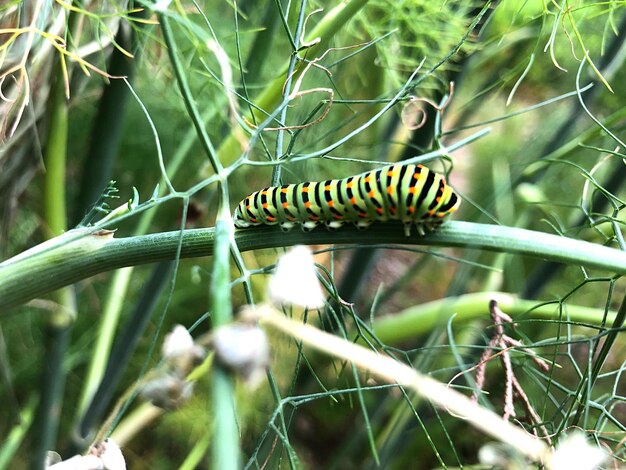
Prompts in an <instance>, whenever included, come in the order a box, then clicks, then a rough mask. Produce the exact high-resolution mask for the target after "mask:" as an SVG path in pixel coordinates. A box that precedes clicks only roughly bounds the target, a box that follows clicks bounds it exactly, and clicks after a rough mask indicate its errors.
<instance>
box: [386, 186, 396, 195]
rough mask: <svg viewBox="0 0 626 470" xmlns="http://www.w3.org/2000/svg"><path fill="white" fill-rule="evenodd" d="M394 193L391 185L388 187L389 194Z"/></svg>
mask: <svg viewBox="0 0 626 470" xmlns="http://www.w3.org/2000/svg"><path fill="white" fill-rule="evenodd" d="M393 193H394V191H393V186H389V187H388V188H387V194H390V195H391V194H393Z"/></svg>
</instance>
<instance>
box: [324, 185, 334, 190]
mask: <svg viewBox="0 0 626 470" xmlns="http://www.w3.org/2000/svg"><path fill="white" fill-rule="evenodd" d="M324 189H325V190H326V191H330V190H331V189H333V187H332V186H331V185H330V184H327V185H326V186H324Z"/></svg>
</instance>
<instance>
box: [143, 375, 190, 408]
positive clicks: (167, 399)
mask: <svg viewBox="0 0 626 470" xmlns="http://www.w3.org/2000/svg"><path fill="white" fill-rule="evenodd" d="M193 388H194V383H193V382H189V381H187V380H185V379H183V378H180V377H178V376H176V375H171V374H163V375H158V376H156V377H154V378H153V379H152V380H149V381H148V382H146V383H145V384H144V385H143V386H142V387H141V390H140V394H141V397H142V398H143V399H144V400H147V401H149V402H150V403H152V404H153V405H154V406H158V407H159V408H162V409H164V410H175V409H177V408H179V407H180V406H181V405H182V404H183V403H184V402H185V401H187V400H188V399H189V398H190V397H191V394H192V393H193Z"/></svg>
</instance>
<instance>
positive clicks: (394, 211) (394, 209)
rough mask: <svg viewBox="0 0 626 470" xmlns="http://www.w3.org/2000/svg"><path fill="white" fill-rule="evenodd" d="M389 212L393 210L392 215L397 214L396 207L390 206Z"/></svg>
mask: <svg viewBox="0 0 626 470" xmlns="http://www.w3.org/2000/svg"><path fill="white" fill-rule="evenodd" d="M389 212H391V215H395V214H396V208H395V207H393V206H392V207H390V208H389Z"/></svg>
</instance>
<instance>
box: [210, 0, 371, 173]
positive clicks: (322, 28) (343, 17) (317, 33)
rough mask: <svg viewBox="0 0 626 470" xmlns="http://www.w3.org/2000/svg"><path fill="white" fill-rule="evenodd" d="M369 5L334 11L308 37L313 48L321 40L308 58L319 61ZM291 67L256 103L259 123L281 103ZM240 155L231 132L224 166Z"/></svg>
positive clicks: (344, 5)
mask: <svg viewBox="0 0 626 470" xmlns="http://www.w3.org/2000/svg"><path fill="white" fill-rule="evenodd" d="M367 1H368V0H348V1H345V2H340V3H339V4H338V5H337V6H336V7H335V8H333V9H332V10H330V11H329V12H328V13H327V14H326V15H325V16H324V17H323V18H322V19H321V20H320V21H319V23H317V26H316V27H315V28H313V30H312V31H311V32H310V33H309V34H307V36H306V40H305V44H310V43H311V42H312V41H313V40H315V39H317V38H319V42H317V43H316V44H315V45H313V46H311V47H310V48H309V49H308V50H307V57H309V58H315V57H317V55H318V54H319V53H320V52H321V51H323V50H324V49H326V48H327V47H328V46H329V43H330V41H331V40H332V38H333V37H334V36H335V34H337V33H338V32H340V31H342V30H343V29H344V27H345V25H346V24H347V23H348V22H349V21H350V19H351V18H352V17H354V15H356V14H357V12H358V11H359V10H360V9H361V8H363V7H364V6H365V5H366V4H367ZM288 63H289V62H288ZM288 63H287V64H286V65H285V66H284V67H283V68H282V70H283V72H282V73H281V74H280V75H278V76H277V77H276V78H275V79H274V80H273V81H272V82H271V83H270V84H269V85H268V86H267V87H266V88H265V89H264V90H263V92H262V93H261V94H260V95H259V96H258V97H257V98H256V99H255V100H254V104H255V107H256V109H258V110H261V111H258V112H256V113H255V116H256V118H257V119H259V120H261V121H262V120H264V119H265V117H266V115H265V114H264V112H271V111H272V110H273V109H274V108H275V107H276V106H277V105H278V104H279V103H280V101H281V98H282V90H283V85H284V84H285V79H286V78H287V77H286V73H287V72H286V71H287V70H288ZM303 70H304V67H300V68H299V69H296V71H295V72H294V74H293V76H292V80H297V79H298V77H299V76H300V74H301V73H302V71H303ZM255 116H252V115H251V114H250V115H248V116H247V119H248V121H251V122H254V121H255V120H256V119H255ZM240 153H241V144H240V142H239V140H238V139H237V136H236V134H235V132H231V133H230V134H229V135H228V136H227V137H226V138H225V139H224V141H223V142H222V144H221V145H220V147H219V149H218V155H219V160H220V161H221V162H222V164H224V165H227V164H229V163H232V162H233V161H235V159H236V158H237V157H238V156H239V154H240Z"/></svg>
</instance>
